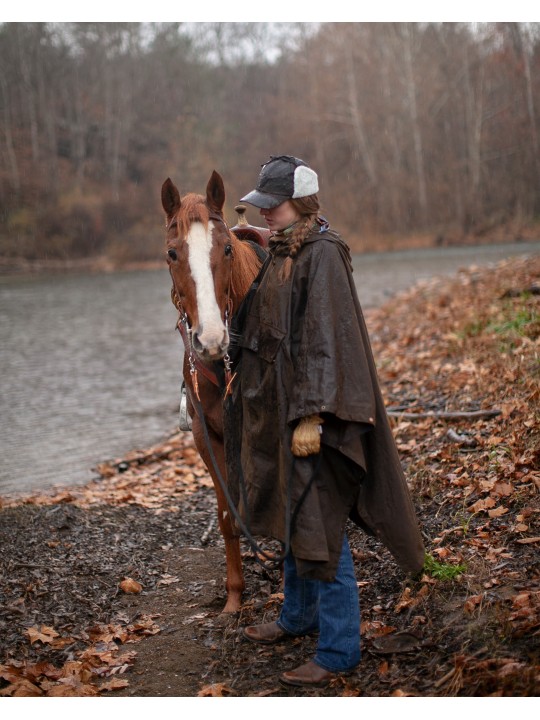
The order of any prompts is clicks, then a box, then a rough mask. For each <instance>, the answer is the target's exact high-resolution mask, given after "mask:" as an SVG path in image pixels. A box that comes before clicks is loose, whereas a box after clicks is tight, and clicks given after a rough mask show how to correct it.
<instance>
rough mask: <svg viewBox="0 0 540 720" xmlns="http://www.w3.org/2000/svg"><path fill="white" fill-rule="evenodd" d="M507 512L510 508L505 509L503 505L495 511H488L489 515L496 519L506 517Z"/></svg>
mask: <svg viewBox="0 0 540 720" xmlns="http://www.w3.org/2000/svg"><path fill="white" fill-rule="evenodd" d="M507 512H508V508H505V507H504V506H503V505H499V507H496V508H495V509H494V510H488V515H489V517H490V518H496V517H500V516H501V515H505V514H506V513H507Z"/></svg>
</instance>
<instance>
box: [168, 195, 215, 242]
mask: <svg viewBox="0 0 540 720" xmlns="http://www.w3.org/2000/svg"><path fill="white" fill-rule="evenodd" d="M208 220H209V210H208V207H207V205H206V203H205V199H204V197H203V196H202V195H197V193H188V194H187V195H185V196H184V197H183V198H182V204H181V205H180V210H179V211H178V215H177V216H176V221H177V223H178V229H179V231H180V234H181V235H184V236H185V235H187V233H188V230H189V227H190V225H191V223H194V222H200V223H202V224H203V225H204V227H205V228H206V227H208Z"/></svg>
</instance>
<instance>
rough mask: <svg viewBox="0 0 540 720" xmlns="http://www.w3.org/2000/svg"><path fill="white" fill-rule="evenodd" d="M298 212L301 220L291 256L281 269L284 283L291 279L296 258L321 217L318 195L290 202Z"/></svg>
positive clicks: (290, 250) (280, 277)
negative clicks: (319, 216)
mask: <svg viewBox="0 0 540 720" xmlns="http://www.w3.org/2000/svg"><path fill="white" fill-rule="evenodd" d="M289 202H290V203H291V204H292V205H293V207H294V209H295V210H296V212H297V213H298V214H299V215H300V219H299V220H298V221H297V222H296V224H295V226H294V229H293V232H292V235H291V241H290V244H289V256H288V257H287V258H286V260H285V262H284V263H283V265H282V267H281V271H280V274H279V279H280V281H281V282H284V281H285V280H287V279H288V278H289V277H290V274H291V270H292V264H293V260H294V258H295V257H296V256H297V255H298V253H299V252H300V249H301V247H302V245H303V244H304V242H305V240H306V238H307V237H308V235H309V234H310V232H311V230H312V228H313V224H314V223H315V221H316V220H317V217H318V215H319V209H320V205H319V198H318V196H317V195H307V196H306V197H303V198H293V199H291V200H289Z"/></svg>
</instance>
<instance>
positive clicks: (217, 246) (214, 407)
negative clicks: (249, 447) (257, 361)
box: [161, 170, 269, 613]
mask: <svg viewBox="0 0 540 720" xmlns="http://www.w3.org/2000/svg"><path fill="white" fill-rule="evenodd" d="M161 202H162V206H163V210H164V211H165V216H166V259H167V264H168V266H169V272H170V275H171V278H172V290H171V299H172V301H173V304H174V305H175V307H176V308H177V309H178V311H179V313H180V317H179V321H178V328H179V330H180V331H181V334H182V337H183V340H184V363H183V376H184V382H185V385H186V389H187V393H186V394H187V409H188V413H189V415H190V416H191V419H192V431H193V439H194V442H195V447H196V448H197V450H198V452H199V454H200V456H201V458H202V459H203V461H204V463H205V465H206V467H207V468H208V471H209V473H210V476H211V478H212V481H213V483H214V489H215V493H216V497H217V513H218V524H219V528H220V531H221V534H222V536H223V539H224V541H225V556H226V563H227V578H226V586H225V587H226V593H227V600H226V604H225V607H224V608H223V612H224V613H235V612H238V611H239V609H240V606H241V602H242V593H243V591H244V589H245V581H244V576H243V571H242V557H241V552H240V537H239V534H238V532H237V531H236V530H235V527H234V524H233V522H232V518H231V515H230V512H229V509H228V506H227V499H226V495H225V493H224V490H223V488H222V485H221V483H220V481H219V477H218V472H219V473H220V474H221V477H222V478H223V479H226V469H225V452H224V442H223V399H224V394H226V393H227V392H230V386H231V383H232V382H234V380H235V378H234V376H233V374H232V370H231V363H230V358H229V355H228V352H227V351H228V349H229V345H230V342H231V337H230V323H231V320H232V317H233V316H234V315H235V313H236V312H237V310H238V308H239V307H240V304H241V302H242V300H243V299H244V297H245V296H246V294H247V292H248V290H249V288H250V287H251V284H252V282H253V280H254V279H255V278H256V276H257V274H258V273H259V270H260V267H261V265H262V257H261V252H260V251H259V252H257V249H256V248H255V246H254V244H253V242H246V241H245V240H244V239H240V237H239V236H243V237H245V238H246V239H249V240H252V239H253V237H257V238H258V241H259V244H263V245H264V243H265V241H266V239H267V237H268V234H269V231H264V230H263V229H262V228H253V227H252V226H248V225H247V223H246V222H245V219H244V218H243V216H242V218H241V222H240V224H239V225H237V226H236V228H237V229H238V231H237V234H235V233H233V232H232V231H231V230H230V229H229V227H228V226H227V224H226V222H225V220H224V216H223V206H224V203H225V188H224V184H223V179H222V178H221V176H220V175H219V173H217V172H216V171H215V170H214V171H213V173H212V175H211V177H210V179H209V181H208V184H207V187H206V196H203V195H199V194H196V193H188V194H186V195H185V196H183V197H182V198H181V197H180V193H179V191H178V189H177V187H176V186H175V185H174V183H173V182H172V181H171V179H170V178H167V180H165V182H164V183H163V186H162V188H161ZM243 210H245V208H242V211H243ZM237 211H239V208H237ZM258 231H262V232H258ZM263 254H264V253H263ZM221 362H223V368H221V369H222V373H221V374H222V376H223V377H224V378H225V382H224V385H225V388H224V389H223V383H220V382H219V381H218V379H217V377H216V371H215V368H216V363H221ZM195 403H196V404H197V407H198V408H201V409H202V415H203V418H200V417H199V414H198V413H197V412H196V411H195ZM203 419H204V422H203ZM204 425H206V428H205V427H204ZM207 441H209V443H210V447H208V444H207ZM212 454H213V456H214V459H215V461H216V464H217V468H216V467H214V462H213V459H212Z"/></svg>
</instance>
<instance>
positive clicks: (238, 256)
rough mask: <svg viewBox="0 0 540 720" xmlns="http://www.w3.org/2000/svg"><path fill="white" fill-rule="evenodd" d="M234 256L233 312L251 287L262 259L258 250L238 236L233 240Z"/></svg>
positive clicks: (232, 282)
mask: <svg viewBox="0 0 540 720" xmlns="http://www.w3.org/2000/svg"><path fill="white" fill-rule="evenodd" d="M233 257H234V261H233V266H232V274H231V299H232V303H233V313H235V312H236V310H237V309H238V307H239V305H240V303H241V302H242V300H243V299H244V298H245V296H246V294H247V291H248V290H249V288H250V287H251V283H252V282H253V281H254V280H255V278H256V277H257V274H258V272H259V270H260V267H261V261H260V259H259V256H258V255H257V252H256V251H255V250H254V249H253V247H252V246H251V245H250V244H249V243H248V242H245V241H243V240H239V239H238V238H236V237H235V238H234V242H233Z"/></svg>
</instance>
